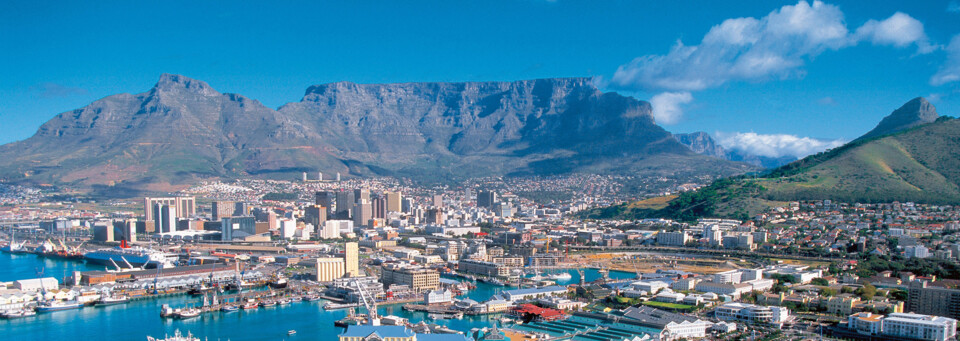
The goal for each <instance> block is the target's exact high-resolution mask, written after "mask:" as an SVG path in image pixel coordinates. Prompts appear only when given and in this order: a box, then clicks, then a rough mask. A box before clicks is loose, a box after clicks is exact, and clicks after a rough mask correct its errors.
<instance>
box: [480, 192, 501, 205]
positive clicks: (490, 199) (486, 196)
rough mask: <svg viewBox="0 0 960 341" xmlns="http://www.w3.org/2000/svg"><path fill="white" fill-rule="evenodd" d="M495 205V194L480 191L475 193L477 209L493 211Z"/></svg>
mask: <svg viewBox="0 0 960 341" xmlns="http://www.w3.org/2000/svg"><path fill="white" fill-rule="evenodd" d="M496 203H497V193H496V192H493V191H480V192H479V193H477V207H485V208H489V209H493V205H494V204H496Z"/></svg>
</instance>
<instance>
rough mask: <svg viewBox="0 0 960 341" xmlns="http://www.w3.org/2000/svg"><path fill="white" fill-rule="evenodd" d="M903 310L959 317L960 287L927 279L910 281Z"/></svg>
mask: <svg viewBox="0 0 960 341" xmlns="http://www.w3.org/2000/svg"><path fill="white" fill-rule="evenodd" d="M904 310H905V311H909V312H911V313H917V314H926V315H937V316H944V317H949V318H953V319H957V318H960V289H952V288H950V285H943V284H940V283H938V282H930V281H927V280H919V279H918V280H914V281H912V282H910V284H909V287H908V291H907V303H906V305H905V306H904Z"/></svg>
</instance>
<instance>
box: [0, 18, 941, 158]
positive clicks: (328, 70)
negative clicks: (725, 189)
mask: <svg viewBox="0 0 960 341" xmlns="http://www.w3.org/2000/svg"><path fill="white" fill-rule="evenodd" d="M897 13H899V14H897ZM785 28H786V29H785ZM705 37H707V38H705ZM955 37H960V6H958V4H957V3H956V2H951V1H919V2H918V1H912V2H892V1H889V2H887V1H869V2H864V1H827V2H823V3H820V2H799V3H798V2H797V1H785V2H776V1H737V2H729V3H728V2H719V1H568V0H556V1H534V0H518V1H464V2H461V1H426V2H419V1H402V2H397V1H383V2H367V1H331V2H307V1H304V2H293V1H291V2H281V3H280V4H276V3H269V4H268V3H266V2H222V1H200V2H197V1H186V2H177V1H162V2H161V1H142V2H115V3H114V2H108V1H103V2H94V3H75V2H43V3H40V2H17V1H6V2H3V3H0V47H2V49H3V52H2V53H0V74H2V77H0V122H2V123H0V124H2V125H0V143H6V142H12V141H16V140H21V139H24V138H27V137H29V136H31V135H32V134H33V133H34V132H35V131H36V129H37V128H38V127H39V126H40V124H42V123H43V122H45V121H46V120H48V119H49V118H51V117H53V116H54V115H56V114H58V113H60V112H64V111H67V110H71V109H75V108H79V107H82V106H84V105H86V104H88V103H90V102H92V101H94V100H96V99H99V98H102V97H105V96H109V95H111V94H116V93H139V92H143V91H146V90H148V89H149V88H150V87H151V86H152V85H153V84H154V83H155V82H156V80H157V78H158V76H159V75H160V74H161V73H164V72H167V73H177V74H183V75H186V76H188V77H192V78H196V79H200V80H204V81H206V82H208V83H210V85H211V86H213V87H214V88H216V89H217V90H219V91H221V92H234V93H240V94H243V95H245V96H248V97H251V98H254V99H257V100H260V101H261V102H263V103H264V104H266V105H267V106H270V107H274V108H276V107H279V106H280V105H282V104H284V103H288V102H293V101H298V100H299V99H300V97H301V96H302V95H303V92H304V90H305V89H306V88H307V87H308V86H310V85H312V84H320V83H327V82H335V81H352V82H358V83H382V82H414V81H467V80H471V81H472V80H518V79H530V78H547V77H569V76H590V77H597V79H598V84H599V85H600V86H601V87H602V88H603V89H605V90H608V91H618V92H620V93H623V94H627V95H631V96H635V97H637V98H640V99H643V100H651V99H656V100H655V101H653V103H654V104H656V106H657V115H658V116H657V119H658V122H660V123H661V125H663V126H664V127H665V128H666V129H667V130H670V131H673V132H693V131H707V132H710V133H712V134H715V135H717V136H719V137H721V140H723V142H724V143H725V144H726V145H728V146H729V147H732V148H741V149H746V150H750V151H754V152H757V153H761V154H770V155H782V154H791V153H792V154H805V153H810V152H815V151H818V150H819V149H823V148H827V147H830V146H833V145H836V144H838V143H840V142H841V141H845V140H851V139H854V138H856V137H857V136H859V135H861V134H863V133H864V132H866V131H868V130H870V129H871V128H872V127H873V126H874V125H875V124H876V123H877V122H879V120H880V119H881V118H882V117H883V116H885V115H887V114H888V113H890V112H891V111H892V110H894V109H896V108H897V107H899V106H900V105H901V104H903V103H905V102H906V101H908V100H910V99H911V98H913V97H917V96H925V97H928V98H930V99H931V101H932V102H933V103H934V104H935V105H936V106H937V108H938V111H939V112H940V113H941V114H947V115H953V116H957V115H960V38H955ZM952 39H953V42H954V44H952V45H951V40H952ZM678 42H679V43H680V44H682V45H678ZM757 56H759V57H761V58H754V57H757ZM755 61H761V62H762V63H754V62H755Z"/></svg>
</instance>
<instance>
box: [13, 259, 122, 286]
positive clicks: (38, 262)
mask: <svg viewBox="0 0 960 341" xmlns="http://www.w3.org/2000/svg"><path fill="white" fill-rule="evenodd" d="M104 268H105V267H103V266H97V265H92V264H91V265H87V264H86V263H83V262H77V261H67V260H64V259H53V258H46V257H37V255H32V254H17V255H14V254H9V253H4V254H0V282H10V281H15V280H18V279H27V278H37V277H40V275H39V274H40V272H41V271H42V272H43V277H56V278H57V279H59V280H60V282H61V283H63V277H64V276H66V277H69V276H73V272H74V271H89V270H103V269H104Z"/></svg>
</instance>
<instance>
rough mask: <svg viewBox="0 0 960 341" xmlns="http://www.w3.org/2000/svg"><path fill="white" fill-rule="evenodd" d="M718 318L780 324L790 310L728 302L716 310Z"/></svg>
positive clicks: (788, 314)
mask: <svg viewBox="0 0 960 341" xmlns="http://www.w3.org/2000/svg"><path fill="white" fill-rule="evenodd" d="M715 314H716V316H717V318H718V319H720V320H724V321H742V322H749V323H769V324H780V323H784V322H786V321H787V319H788V318H789V317H790V311H789V310H787V308H784V307H775V306H774V307H766V306H759V305H755V304H749V303H736V302H734V303H726V304H723V305H721V306H719V307H717V309H716V310H715Z"/></svg>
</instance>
